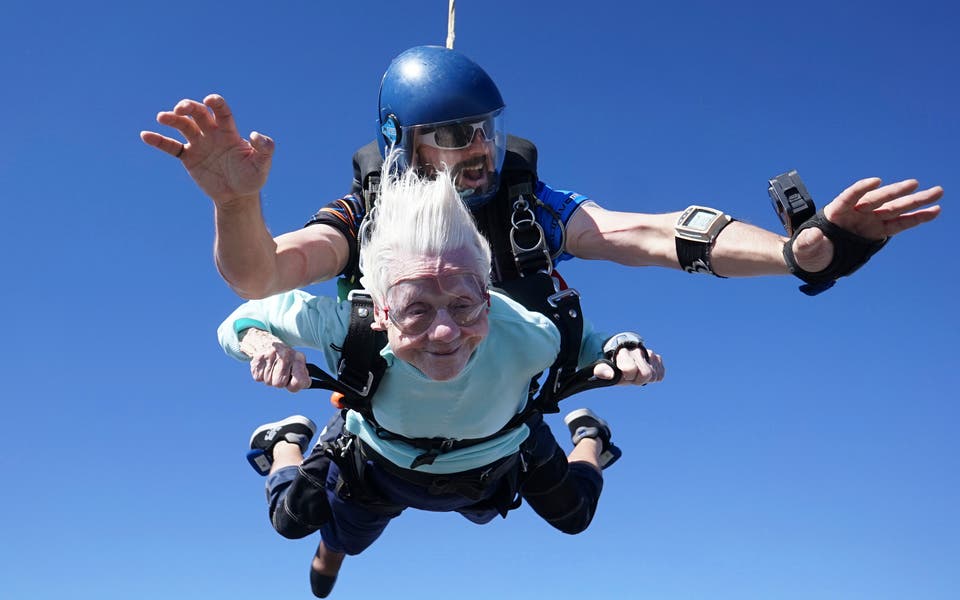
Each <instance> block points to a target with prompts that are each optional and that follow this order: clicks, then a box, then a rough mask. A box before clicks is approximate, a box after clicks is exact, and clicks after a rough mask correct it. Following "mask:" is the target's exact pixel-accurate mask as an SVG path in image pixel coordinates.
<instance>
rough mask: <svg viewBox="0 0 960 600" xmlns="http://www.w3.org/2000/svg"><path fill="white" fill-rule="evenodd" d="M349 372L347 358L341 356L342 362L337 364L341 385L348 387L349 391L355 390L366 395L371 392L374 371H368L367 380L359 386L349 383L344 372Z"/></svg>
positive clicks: (362, 395) (361, 394) (360, 394)
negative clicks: (344, 376)
mask: <svg viewBox="0 0 960 600" xmlns="http://www.w3.org/2000/svg"><path fill="white" fill-rule="evenodd" d="M346 372H347V359H345V358H341V359H340V362H339V363H338V364H337V380H338V381H339V382H340V385H342V386H343V387H345V388H347V390H348V391H350V392H353V393H354V394H356V395H358V396H361V397H366V395H367V394H369V393H370V386H372V385H373V371H367V382H366V383H365V384H363V385H362V386H360V387H359V388H358V387H357V386H355V385H351V384H349V383H347V382H346V381H345V380H344V378H343V374H344V373H346Z"/></svg>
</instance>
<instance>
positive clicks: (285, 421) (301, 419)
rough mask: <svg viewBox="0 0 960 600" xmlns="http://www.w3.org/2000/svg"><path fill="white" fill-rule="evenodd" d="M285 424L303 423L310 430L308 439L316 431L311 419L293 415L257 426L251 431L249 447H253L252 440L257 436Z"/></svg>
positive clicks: (311, 437)
mask: <svg viewBox="0 0 960 600" xmlns="http://www.w3.org/2000/svg"><path fill="white" fill-rule="evenodd" d="M286 425H303V426H304V427H306V428H307V429H309V430H310V439H313V436H314V435H316V433H317V426H316V424H315V423H314V422H313V421H311V420H310V419H308V418H307V417H304V416H302V415H293V416H292V417H287V418H286V419H283V420H282V421H275V422H273V423H264V424H263V425H261V426H260V427H257V429H256V431H254V432H253V435H251V436H250V442H249V444H248V446H249V447H251V448H252V447H253V440H255V439H257V436H259V435H261V434H263V433H265V432H267V431H270V430H271V429H274V428H279V427H284V426H286Z"/></svg>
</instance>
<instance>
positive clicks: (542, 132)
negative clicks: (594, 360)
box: [0, 0, 960, 600]
mask: <svg viewBox="0 0 960 600" xmlns="http://www.w3.org/2000/svg"><path fill="white" fill-rule="evenodd" d="M446 4H447V3H446V2H445V1H443V0H434V1H433V2H410V3H405V4H397V3H392V2H390V3H388V2H368V1H362V0H361V1H357V2H306V1H299V2H276V3H272V4H271V3H263V2H249V1H246V0H240V1H237V2H231V3H223V2H209V1H206V0H196V1H194V2H191V3H189V4H179V5H175V4H151V5H147V4H142V5H141V4H140V3H135V2H124V3H120V2H97V1H92V2H86V3H67V2H39V3H38V2H20V1H16V0H14V1H11V2H7V3H5V4H4V10H3V19H2V23H3V25H2V30H3V35H2V36H0V74H2V78H3V83H4V94H3V96H2V99H0V103H2V106H3V108H4V111H3V112H4V114H5V116H6V118H5V120H4V126H3V131H4V135H3V143H0V189H2V190H3V192H2V195H3V207H4V213H5V224H6V227H5V235H3V236H2V237H0V250H2V256H3V259H2V262H0V265H2V277H3V280H4V282H5V283H4V289H5V290H6V292H5V293H4V294H2V296H0V303H2V304H0V306H2V314H3V315H5V319H4V325H3V331H4V333H5V335H4V338H5V340H6V343H5V344H4V349H3V351H2V352H3V360H2V361H0V377H2V379H3V380H4V391H3V394H2V396H3V403H2V409H0V415H2V423H3V425H4V430H5V433H6V439H7V440H8V442H7V444H8V450H7V451H6V452H3V453H2V454H0V467H2V468H3V471H4V473H5V474H6V477H5V479H4V481H5V483H4V484H3V493H2V494H0V537H2V538H3V540H4V543H3V544H0V597H4V598H20V597H30V598H38V599H57V598H65V597H70V598H77V599H97V600H106V599H114V598H116V599H127V598H140V599H144V600H149V599H154V598H156V599H168V598H186V599H192V598H228V597H229V598H238V599H239V598H261V597H286V598H296V597H303V598H307V597H310V592H309V587H308V583H307V569H308V565H309V558H310V555H311V553H312V551H313V549H314V547H315V545H316V541H317V540H316V538H309V539H306V540H302V541H296V542H292V541H287V540H284V539H282V538H280V537H279V536H277V535H276V534H275V533H274V532H273V531H272V529H271V528H270V525H269V523H268V521H267V519H266V511H265V506H264V499H263V491H262V485H263V480H262V479H260V478H259V477H257V476H256V475H255V474H254V473H253V471H252V470H251V469H250V468H249V466H248V465H247V464H246V462H245V461H244V458H243V456H244V451H245V449H246V444H247V440H248V438H249V434H250V432H251V431H252V430H253V429H254V428H255V427H256V426H257V425H258V424H260V423H262V422H265V421H270V420H275V419H277V418H281V417H284V416H286V415H288V414H292V413H303V414H307V415H310V416H312V417H314V418H315V419H316V420H317V421H323V420H325V418H326V417H327V416H328V415H329V414H330V407H329V405H328V403H327V400H326V397H325V395H324V394H321V393H312V392H303V393H300V394H297V395H292V394H288V393H286V392H281V391H277V390H272V389H267V388H265V387H261V386H258V385H257V384H254V383H253V382H252V381H251V380H249V378H248V376H247V371H246V368H245V366H244V365H242V364H240V363H237V362H234V361H232V360H230V359H228V358H227V357H225V356H224V355H223V353H222V351H221V350H220V349H219V347H218V345H217V343H216V339H215V329H216V326H217V325H218V324H219V322H220V321H221V320H222V319H223V318H224V317H225V316H226V315H227V314H228V313H229V312H230V310H232V308H233V307H234V306H235V305H236V304H237V302H238V299H237V298H236V297H235V296H234V295H233V293H232V292H231V291H230V290H229V289H228V288H227V287H226V285H225V284H224V283H223V282H222V281H221V280H220V278H219V276H218V275H217V273H216V270H215V268H214V265H213V262H212V255H211V245H212V233H213V226H212V209H211V204H210V202H209V200H208V199H207V198H206V197H205V196H203V195H202V193H201V192H200V191H199V190H198V189H197V188H196V187H195V186H194V184H193V183H192V181H191V180H190V179H189V177H188V176H187V174H186V173H185V172H184V171H183V169H182V168H181V167H180V166H179V164H178V163H177V162H176V161H174V160H172V159H170V158H169V157H167V156H164V155H161V154H160V153H158V152H157V151H155V150H153V149H151V148H149V147H147V146H145V145H144V144H142V143H141V142H140V140H139V137H138V133H139V131H140V130H142V129H155V127H156V125H155V122H154V117H155V115H156V113H157V112H158V111H160V110H164V109H168V108H170V107H172V106H173V105H174V104H175V103H176V102H177V101H178V100H179V99H181V98H184V97H191V98H197V99H200V98H202V97H203V96H204V95H206V94H208V93H211V92H218V93H221V94H223V95H224V96H225V97H226V98H227V100H228V101H229V102H230V103H231V105H232V107H233V109H234V112H235V114H236V116H237V119H238V124H239V126H240V128H241V131H244V132H249V131H251V130H259V131H262V132H264V133H267V134H269V135H271V136H272V137H274V139H275V140H276V142H277V153H276V157H275V161H274V168H273V171H272V173H271V176H270V180H269V182H268V184H267V187H266V189H265V190H264V205H263V206H264V208H263V209H264V214H265V216H266V219H267V221H268V223H269V226H270V228H271V230H272V231H274V232H276V233H280V232H283V231H288V230H290V229H293V228H297V227H300V226H301V225H302V223H303V222H304V221H305V220H306V219H307V218H308V217H309V215H310V214H311V213H312V212H313V211H314V210H315V209H316V208H317V207H319V206H320V205H322V204H324V203H326V202H327V201H328V200H330V199H333V198H335V197H338V196H339V195H341V194H342V193H343V192H344V191H346V188H347V185H348V184H349V179H350V176H351V172H350V163H349V159H350V155H351V153H352V151H353V150H354V149H355V148H356V147H357V146H359V145H361V144H363V143H365V142H366V141H368V140H369V139H371V138H372V134H373V130H374V118H375V110H376V93H377V87H378V84H379V78H380V75H381V74H382V72H383V70H384V69H385V67H386V66H387V64H388V63H389V61H390V59H391V58H392V57H393V56H395V55H396V54H398V53H399V52H401V51H402V50H404V49H406V48H408V47H410V46H414V45H419V44H426V43H433V44H440V45H442V44H443V43H444V40H445V37H446V26H447V21H446ZM958 12H960V11H958V9H957V8H956V6H955V5H954V4H953V3H948V2H943V1H938V2H927V1H924V0H920V1H916V2H910V3H904V2H897V3H893V2H859V1H858V2H849V1H844V0H838V1H834V2H825V1H820V0H816V1H813V2H804V3H796V4H795V3H778V2H727V3H713V2H703V1H699V2H698V1H687V0H678V1H676V2H671V3H662V2H661V3H645V2H638V3H626V2H611V1H604V0H600V1H598V2H590V3H562V2H524V3H521V2H515V1H506V0H487V1H484V2H478V1H474V2H469V1H462V2H460V3H459V6H458V18H457V24H456V25H457V39H456V48H457V49H458V50H461V51H463V52H464V53H466V54H467V55H468V56H470V57H472V58H473V59H475V60H476V61H477V62H479V63H480V64H481V65H483V66H484V67H485V68H486V69H487V70H488V71H489V72H490V74H491V75H492V76H493V78H494V79H495V80H496V81H497V82H498V84H499V85H500V88H501V91H502V93H503V96H504V98H505V100H506V102H507V105H508V109H507V119H508V128H509V129H510V131H512V132H513V133H516V134H518V135H522V136H525V137H529V138H531V139H533V140H535V141H536V143H537V144H538V146H539V149H540V158H541V165H540V172H541V176H542V178H543V179H544V180H545V181H547V182H549V183H550V184H551V185H553V186H555V187H559V188H565V189H571V190H576V191H579V192H582V193H584V194H587V195H589V196H591V197H592V198H595V199H596V200H597V201H598V202H600V203H601V204H603V205H604V206H606V207H609V208H612V209H617V210H636V211H646V212H668V211H674V210H680V209H682V208H684V207H686V206H687V205H689V204H692V203H699V204H707V205H712V206H716V207H720V208H723V209H725V210H726V211H727V212H729V213H730V214H732V215H734V216H735V217H737V218H739V219H741V220H744V221H749V222H752V223H755V224H757V225H760V226H763V227H766V228H768V229H774V230H776V229H778V228H779V223H778V221H777V220H776V217H775V215H774V213H773V211H772V210H771V208H770V206H769V201H768V198H767V194H766V182H767V179H768V178H769V177H771V176H773V175H776V174H778V173H782V172H784V171H787V170H790V169H798V170H799V171H800V173H801V174H802V176H803V177H804V179H805V181H806V183H807V186H808V188H809V190H810V192H811V193H812V195H813V196H814V198H815V199H816V200H817V202H818V204H819V205H821V206H822V205H823V204H826V203H827V202H828V201H829V200H830V199H831V198H833V196H835V195H836V194H837V193H838V192H840V191H841V190H842V189H843V188H844V187H846V186H847V185H849V184H850V183H852V182H853V181H854V180H856V179H859V178H861V177H868V176H878V177H882V178H884V180H886V181H896V180H899V179H903V178H908V177H914V178H917V179H919V180H920V182H921V184H922V185H923V186H925V187H926V186H930V185H937V184H940V185H943V186H944V188H945V189H946V194H945V197H944V200H943V206H944V210H943V214H942V215H941V217H940V218H939V219H938V220H937V221H935V222H933V223H931V224H928V225H926V226H924V227H923V228H922V229H921V230H916V231H910V232H906V233H904V234H902V235H901V236H897V237H896V238H895V239H894V240H893V241H892V242H891V243H890V244H888V246H887V247H886V249H884V250H883V252H881V253H880V254H879V255H877V256H876V257H875V258H874V259H873V260H872V261H871V263H870V264H869V265H867V266H866V267H864V268H863V269H862V270H861V271H860V272H858V273H857V274H856V275H855V276H854V277H852V278H849V279H845V280H843V281H841V282H840V283H839V284H838V285H837V286H836V287H835V288H834V289H833V290H831V291H829V292H828V293H825V294H823V295H821V296H818V297H816V298H808V297H806V296H803V295H802V294H800V293H799V292H798V291H797V290H796V287H797V283H798V282H797V281H796V280H793V279H791V278H787V277H780V278H775V277H771V278H757V279H751V280H738V281H731V280H717V279H714V278H710V277H705V276H689V275H686V274H683V273H679V272H673V271H665V270H658V269H635V268H634V269H632V268H627V267H621V266H616V265H611V264H603V263H597V262H587V261H574V262H570V263H566V264H565V266H564V267H563V269H562V272H563V274H564V276H565V277H566V279H567V280H568V281H569V282H570V283H571V284H572V285H573V286H575V287H577V288H579V289H580V290H581V292H582V293H583V294H584V304H585V310H586V311H587V314H588V316H589V317H591V318H592V319H593V320H594V322H595V323H596V325H597V327H599V328H601V329H605V330H609V331H615V330H622V329H635V330H637V331H640V332H641V333H642V334H643V335H644V336H645V338H646V339H647V341H648V343H649V345H650V346H651V347H652V348H655V349H657V350H658V351H659V352H661V353H662V354H663V356H664V360H665V362H666V365H667V380H666V381H665V382H664V383H663V384H660V385H657V386H648V387H646V388H643V389H642V390H639V391H638V390H631V389H616V390H608V391H601V392H596V393H593V394H591V395H589V396H581V397H578V398H576V399H573V400H569V401H568V404H567V405H566V407H565V408H566V409H573V408H578V407H579V406H590V407H591V408H593V409H594V410H595V411H596V412H598V413H599V414H601V415H603V416H604V417H606V418H607V419H608V420H609V421H610V423H611V425H612V427H613V431H614V439H615V441H616V442H617V443H618V444H619V445H620V446H621V447H622V448H623V450H624V458H623V459H622V460H621V461H620V463H618V464H617V465H616V467H615V468H613V469H611V470H610V471H608V472H607V483H606V489H605V491H604V496H603V498H602V500H601V505H600V511H599V514H598V516H597V518H596V520H595V521H594V523H593V525H592V527H591V528H590V530H589V531H588V532H586V533H584V534H583V535H580V536H577V537H568V536H564V535H562V534H559V533H556V532H554V531H553V530H552V529H550V528H549V527H548V526H547V525H546V524H544V523H543V522H542V521H540V520H539V519H538V518H537V517H536V516H535V515H534V514H533V513H532V511H530V510H529V509H528V508H524V509H521V510H519V511H516V512H515V513H513V514H511V515H510V517H509V518H508V519H506V520H503V521H500V520H498V521H496V522H494V523H492V524H490V525H488V526H485V527H477V526H474V525H472V524H470V523H468V522H467V521H466V520H464V519H462V518H460V517H458V516H456V515H448V514H425V513H416V512H413V511H409V512H408V513H407V514H405V515H404V516H403V517H401V518H400V519H397V520H396V521H395V522H394V523H392V524H391V525H390V527H389V528H388V530H387V532H386V533H385V534H384V536H383V538H382V539H381V540H380V541H378V542H377V543H376V544H375V545H374V546H373V547H372V548H371V549H370V550H369V551H368V552H366V553H364V554H363V555H361V556H359V557H356V558H351V559H349V560H348V561H347V562H346V563H345V565H344V569H343V571H342V575H341V579H340V581H339V582H338V584H337V589H336V591H335V597H351V596H352V597H370V596H373V595H375V594H390V595H392V596H393V597H398V598H408V597H418V598H427V599H430V598H447V597H450V595H451V594H455V595H456V596H457V597H459V598H464V599H473V598H478V599H479V598H488V597H505V598H513V597H521V596H530V595H532V594H536V595H538V596H541V597H544V598H553V599H568V598H582V597H584V596H585V595H592V596H595V597H610V598H624V597H630V598H651V599H652V598H656V599H660V598H671V599H700V598H707V599H726V598H730V599H734V598H735V599H738V600H742V599H769V598H777V599H794V598H795V599H810V598H817V599H822V598H830V599H832V598H837V599H859V598H864V599H866V598H869V599H871V600H874V599H883V598H890V599H894V598H924V599H947V598H956V597H957V593H958V592H957V590H958V589H960V571H958V570H957V568H956V567H957V565H958V564H960V522H958V514H957V506H960V482H958V473H960V441H958V436H957V431H956V430H957V425H958V423H960V408H958V405H957V401H956V397H957V393H956V391H955V390H956V388H957V386H958V383H960V380H958V370H960V369H958V366H960V364H958V361H957V359H956V337H957V334H958V333H960V326H958V325H960V320H958V318H957V316H956V310H955V307H956V294H957V288H958V280H960V279H958V269H957V266H956V264H957V261H956V260H954V258H953V257H952V254H953V251H954V247H955V244H954V243H953V242H954V239H953V236H954V235H955V233H954V232H955V231H956V228H957V226H958V220H957V217H956V214H957V212H956V209H955V208H954V207H953V206H952V204H953V203H954V200H955V194H956V192H957V190H960V181H958V176H957V172H958V169H957V167H958V159H960V152H958V150H957V139H958V137H960V118H958V113H957V108H956V107H957V97H958V92H960V85H958V83H960V82H958V73H960V60H958V57H960V42H958V40H957V37H956V34H955V32H956V29H957V26H958V24H960V14H958ZM332 289H333V288H332V286H331V285H321V286H317V287H316V289H314V290H312V291H313V292H314V293H330V292H331V291H332ZM551 425H553V426H554V427H555V430H556V432H557V435H558V438H559V439H561V441H562V442H563V443H564V444H565V447H568V446H567V445H566V444H567V441H566V440H567V434H566V432H565V430H564V428H563V426H562V423H561V419H560V417H559V416H554V417H552V420H551Z"/></svg>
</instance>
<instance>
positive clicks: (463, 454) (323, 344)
mask: <svg viewBox="0 0 960 600" xmlns="http://www.w3.org/2000/svg"><path fill="white" fill-rule="evenodd" d="M490 300H491V303H490V313H489V321H490V333H489V334H488V335H487V337H486V338H485V339H484V340H482V341H481V342H480V344H479V345H478V346H477V348H476V350H475V351H474V353H473V356H471V357H470V360H469V361H468V362H467V365H466V367H465V368H464V369H463V371H462V372H461V373H460V374H459V375H457V376H456V377H454V378H453V379H450V380H448V381H435V380H432V379H430V378H428V377H426V376H425V375H424V374H423V373H421V372H420V371H419V370H418V369H417V368H416V367H414V366H413V365H411V364H409V363H406V362H404V361H402V360H399V359H397V358H396V356H394V354H393V352H392V351H391V350H390V347H389V345H388V346H387V347H385V348H384V349H383V350H382V351H381V352H380V354H381V356H383V357H384V359H386V361H387V370H386V372H385V374H384V376H383V379H382V380H381V382H380V387H379V389H378V390H377V392H376V394H375V395H374V398H373V402H372V407H373V414H374V416H375V417H376V420H377V422H379V423H380V425H381V426H382V427H384V428H385V429H387V430H388V431H392V432H394V433H397V434H400V435H402V436H404V437H409V438H422V437H427V438H431V437H439V438H453V439H476V438H483V437H486V436H489V435H493V434H494V433H496V432H497V431H499V430H500V429H501V428H502V427H503V426H504V425H505V424H506V423H507V422H508V421H509V420H510V419H511V418H512V417H513V416H514V415H515V414H516V413H517V412H519V411H521V410H523V408H524V406H525V405H526V402H527V393H528V390H529V384H530V379H531V378H532V377H533V376H535V375H536V374H537V373H540V372H541V371H544V370H545V369H547V368H549V367H550V365H551V364H553V361H554V360H555V358H556V355H557V352H558V351H559V349H560V333H559V331H558V330H557V328H556V326H555V325H554V324H553V323H552V322H551V321H550V320H549V319H547V318H546V317H544V316H543V315H541V314H540V313H537V312H532V311H529V310H527V309H526V308H524V307H523V306H522V305H520V304H518V303H517V302H515V301H513V300H511V299H510V298H508V297H506V296H504V295H502V294H499V293H496V292H491V293H490ZM349 321H350V305H349V302H348V301H344V302H339V301H337V300H336V299H334V298H329V297H317V296H312V295H310V294H308V293H306V292H302V291H293V292H287V293H284V294H279V295H277V296H272V297H270V298H265V299H263V300H251V301H249V302H247V303H245V304H243V305H241V306H240V307H239V308H237V309H236V310H235V311H234V312H233V313H232V314H231V315H230V316H229V317H227V319H226V320H225V321H224V322H223V323H222V324H221V325H220V327H219V329H218V330H217V333H218V337H219V339H220V345H221V346H222V347H223V349H224V350H225V351H226V352H227V354H229V355H231V356H233V357H234V358H236V359H238V360H243V361H249V358H248V357H247V356H246V355H245V354H243V353H242V352H241V351H240V342H239V339H238V333H239V332H241V331H243V330H245V329H248V328H250V327H256V328H258V329H263V330H266V331H269V332H270V333H272V334H274V335H276V336H277V337H278V338H280V339H281V340H283V341H284V342H285V343H286V344H288V345H290V346H294V347H308V348H315V349H318V350H322V351H323V353H324V355H325V357H326V361H327V365H328V369H329V370H330V371H332V372H335V369H336V364H337V362H338V361H339V358H340V356H339V352H337V351H335V350H334V349H333V348H331V343H332V344H336V345H337V346H339V345H341V344H342V342H343V339H344V337H346V333H347V327H348V325H349ZM602 341H603V336H601V335H599V334H595V333H592V332H591V331H590V327H589V326H588V325H587V324H586V323H585V324H584V339H583V343H582V345H581V352H580V364H581V366H582V365H585V364H588V363H590V362H593V361H594V360H596V359H597V358H599V357H600V356H601V346H602ZM346 429H347V431H350V432H351V433H354V434H356V435H358V436H359V437H360V439H362V440H363V441H364V442H365V443H366V444H367V445H368V446H369V447H370V448H372V449H373V450H374V451H376V452H377V453H379V454H380V455H382V456H383V457H385V458H386V459H388V460H389V461H391V462H392V463H394V464H396V465H398V466H400V467H403V468H409V467H410V464H411V462H412V461H413V460H414V458H416V457H417V456H419V455H420V454H422V453H423V450H421V449H419V448H415V447H413V446H411V445H409V444H406V443H404V442H400V441H396V440H385V439H381V438H379V437H378V436H377V434H376V431H375V429H374V427H372V426H371V425H370V424H369V423H368V422H366V421H365V420H364V418H363V417H362V416H361V415H360V414H358V413H356V412H354V411H349V412H348V414H347V419H346ZM528 434H529V431H528V429H527V427H526V425H521V426H520V427H517V428H515V429H512V430H509V431H507V432H504V433H503V434H502V435H500V436H497V437H496V438H494V439H492V440H488V441H486V442H482V443H480V444H477V445H474V446H470V447H468V448H462V449H458V450H453V451H450V452H446V453H444V454H441V455H440V456H438V457H437V458H436V460H435V461H434V462H433V464H430V465H422V466H420V467H418V468H417V470H418V471H422V472H425V473H436V474H447V473H455V472H460V471H466V470H469V469H474V468H478V467H482V466H484V465H488V464H490V463H491V462H493V461H496V460H499V459H500V458H503V457H506V456H509V455H511V454H513V453H514V452H516V451H517V450H518V448H519V447H520V444H521V443H522V442H523V441H524V440H525V439H526V438H527V435H528Z"/></svg>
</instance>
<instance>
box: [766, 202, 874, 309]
mask: <svg viewBox="0 0 960 600" xmlns="http://www.w3.org/2000/svg"><path fill="white" fill-rule="evenodd" d="M810 227H816V228H817V229H819V230H820V231H822V232H823V235H825V236H827V238H828V239H829V240H830V241H831V242H833V260H831V261H830V264H829V265H827V268H825V269H824V270H822V271H817V272H816V273H811V272H809V271H804V270H803V269H801V268H800V267H799V266H797V259H796V257H794V255H793V242H794V241H795V240H796V239H797V236H798V235H800V232H801V231H803V230H804V229H808V228H810ZM889 239H890V238H884V239H882V240H871V239H867V238H865V237H861V236H859V235H857V234H855V233H852V232H850V231H847V230H846V229H843V228H841V227H837V226H836V225H834V224H833V223H831V222H830V221H828V220H827V217H825V216H824V214H823V210H819V211H817V213H816V214H815V215H813V216H812V217H810V218H809V219H807V220H806V221H805V222H804V223H803V224H802V225H800V227H798V228H797V230H796V231H794V232H793V237H791V238H790V241H788V242H787V243H786V244H784V245H783V258H784V260H785V261H786V262H787V267H788V268H789V269H790V272H791V273H793V274H794V275H796V276H797V277H799V278H800V279H802V280H803V281H804V282H806V283H805V285H801V286H800V291H801V292H803V293H804V294H806V295H808V296H816V295H817V294H819V293H820V292H824V291H826V290H828V289H830V288H831V287H833V284H834V283H836V282H837V279H839V278H840V277H846V276H847V275H850V274H852V273H853V272H854V271H856V270H857V269H859V268H860V267H862V266H863V265H865V264H866V263H867V261H868V260H870V257H871V256H873V255H874V254H876V253H877V252H878V251H879V250H880V249H881V248H883V247H884V245H886V243H887V241H888V240H889Z"/></svg>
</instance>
